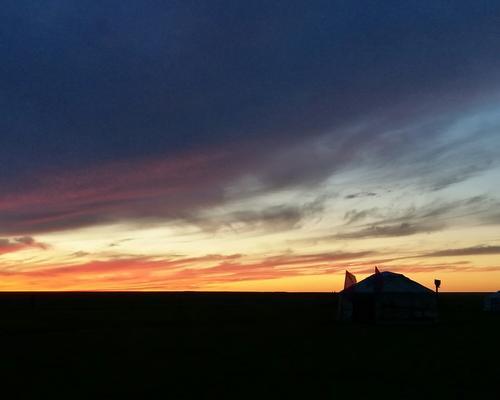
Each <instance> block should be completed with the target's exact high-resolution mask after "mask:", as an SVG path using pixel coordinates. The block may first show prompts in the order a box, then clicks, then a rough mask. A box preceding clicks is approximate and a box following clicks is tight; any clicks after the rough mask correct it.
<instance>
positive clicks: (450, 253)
mask: <svg viewBox="0 0 500 400" xmlns="http://www.w3.org/2000/svg"><path fill="white" fill-rule="evenodd" d="M492 254H500V246H475V247H464V248H459V249H446V250H438V251H434V252H431V253H426V254H423V255H421V256H419V257H456V256H481V255H492Z"/></svg>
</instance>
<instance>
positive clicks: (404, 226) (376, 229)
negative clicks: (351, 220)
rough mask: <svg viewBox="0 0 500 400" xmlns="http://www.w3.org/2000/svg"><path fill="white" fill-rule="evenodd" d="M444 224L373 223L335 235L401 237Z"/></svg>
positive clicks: (423, 231) (430, 229)
mask: <svg viewBox="0 0 500 400" xmlns="http://www.w3.org/2000/svg"><path fill="white" fill-rule="evenodd" d="M442 228H443V225H441V224H429V225H423V224H412V223H409V222H402V223H401V224H396V225H373V226H370V227H367V228H363V229H361V230H358V231H354V232H348V233H339V234H337V235H335V238H337V239H364V238H374V237H399V236H410V235H415V234H417V233H429V232H434V231H438V230H441V229H442Z"/></svg>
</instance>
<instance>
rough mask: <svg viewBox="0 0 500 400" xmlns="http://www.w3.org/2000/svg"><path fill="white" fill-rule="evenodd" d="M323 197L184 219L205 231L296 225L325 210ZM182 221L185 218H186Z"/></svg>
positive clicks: (275, 229)
mask: <svg viewBox="0 0 500 400" xmlns="http://www.w3.org/2000/svg"><path fill="white" fill-rule="evenodd" d="M324 201H325V198H324V197H319V198H317V199H316V200H314V201H311V202H307V203H304V204H299V205H288V204H282V205H275V206H270V207H263V208H262V209H261V210H245V209H243V210H240V211H234V212H229V213H223V214H222V215H221V214H217V215H212V216H210V215H203V214H198V215H196V214H194V215H192V216H189V217H186V218H185V220H184V221H186V222H189V223H191V224H194V225H196V226H198V227H199V228H201V229H203V230H205V231H210V232H214V231H218V230H222V229H228V230H231V231H233V232H235V233H236V232H238V233H241V232H245V231H249V230H252V231H267V232H273V231H283V230H291V229H297V228H299V227H300V225H301V223H302V222H303V221H305V220H309V219H310V218H313V217H314V216H317V215H319V216H320V215H321V214H322V213H323V210H324V204H323V203H324ZM184 221H183V222H184Z"/></svg>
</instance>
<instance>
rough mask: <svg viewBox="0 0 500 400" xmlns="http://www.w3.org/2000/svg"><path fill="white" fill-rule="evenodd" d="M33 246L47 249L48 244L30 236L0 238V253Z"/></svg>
mask: <svg viewBox="0 0 500 400" xmlns="http://www.w3.org/2000/svg"><path fill="white" fill-rule="evenodd" d="M33 248H35V249H41V250H47V249H48V248H49V246H48V245H47V244H45V243H41V242H37V241H36V240H35V239H34V238H32V237H31V236H23V237H18V238H13V239H5V238H3V239H2V238H0V255H2V254H7V253H13V252H17V251H22V250H26V249H33Z"/></svg>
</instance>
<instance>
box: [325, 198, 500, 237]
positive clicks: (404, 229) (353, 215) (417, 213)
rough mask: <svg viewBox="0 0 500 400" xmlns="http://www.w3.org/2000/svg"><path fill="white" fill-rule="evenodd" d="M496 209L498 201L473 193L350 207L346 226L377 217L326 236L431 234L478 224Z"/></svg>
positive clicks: (345, 217) (346, 216)
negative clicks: (420, 202) (396, 205)
mask: <svg viewBox="0 0 500 400" xmlns="http://www.w3.org/2000/svg"><path fill="white" fill-rule="evenodd" d="M492 209H496V202H495V201H493V200H492V199H490V198H489V197H488V196H474V197H470V198H467V199H462V200H454V201H434V202H431V203H429V204H427V205H424V206H421V207H410V208H406V209H392V208H390V209H386V210H384V209H380V208H372V209H367V210H360V211H358V210H351V211H349V212H347V213H346V214H345V216H344V220H346V221H347V222H346V225H351V224H354V223H355V222H359V221H362V220H363V219H364V218H367V217H370V218H376V219H377V220H376V221H374V222H371V223H367V224H361V225H357V227H354V228H352V229H350V230H347V231H344V232H340V233H338V234H334V235H328V236H326V237H325V239H330V240H334V239H363V238H371V237H399V236H410V235H415V234H418V233H430V232H436V231H440V230H443V229H446V228H447V227H449V226H457V225H460V224H467V223H468V222H467V221H469V220H470V219H472V220H473V221H475V223H478V222H480V221H481V218H483V217H484V214H488V213H490V212H491V211H492Z"/></svg>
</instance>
